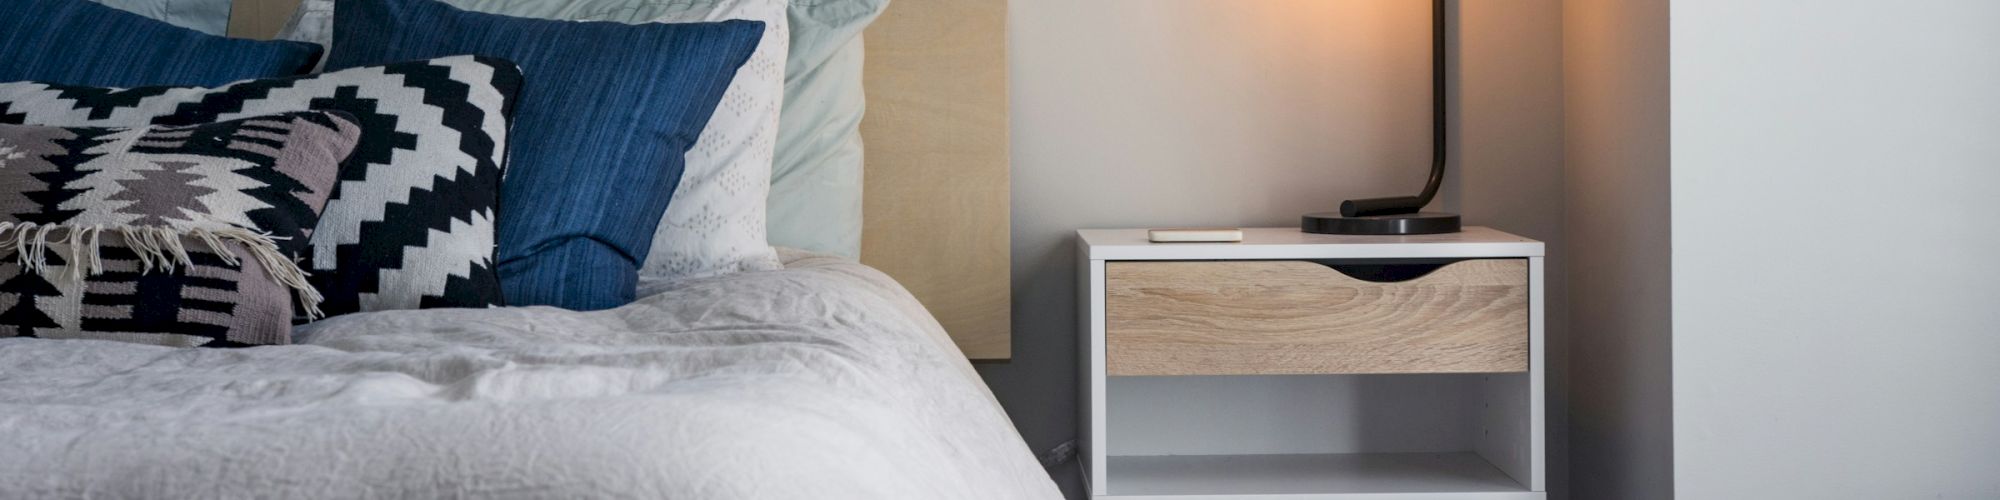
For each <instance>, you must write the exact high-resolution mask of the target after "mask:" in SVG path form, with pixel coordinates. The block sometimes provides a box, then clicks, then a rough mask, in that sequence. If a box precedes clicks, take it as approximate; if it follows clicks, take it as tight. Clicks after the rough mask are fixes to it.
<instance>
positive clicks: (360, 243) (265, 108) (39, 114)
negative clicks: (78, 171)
mask: <svg viewBox="0 0 2000 500" xmlns="http://www.w3.org/2000/svg"><path fill="white" fill-rule="evenodd" d="M520 86H521V71H520V69H519V68H517V67H516V66H515V65H514V64H513V63H511V62H508V61H504V60H500V59H493V58H486V57H478V56H455V57H445V58H438V59H431V60H426V61H412V62H405V63H396V64H387V65H381V66H367V67H358V68H352V69H347V70H342V71H335V72H329V73H324V74H319V75H311V76H301V77H291V78H272V79H262V80H246V81H241V82H236V83H232V84H229V85H225V86H222V87H218V88H213V89H207V88H192V87H141V88H133V89H108V88H90V87H75V86H65V85H57V84H48V83H5V84H0V123H18V124H35V125H57V126H136V125H194V124H200V123H208V122H214V121H218V120H230V119H236V118H242V117H247V116H255V115H265V114H272V113H283V112H294V111H338V112H344V113H347V114H349V115H352V116H354V117H355V119H356V120H357V121H358V122H359V123H360V124H361V127H362V133H361V137H360V141H359V143H358V144H357V145H356V147H355V149H354V153H353V154H352V155H351V156H349V157H348V159H347V160H346V162H344V163H343V164H342V165H341V168H340V180H339V182H338V183H337V185H336V186H335V188H334V192H333V197H332V200H331V201H329V202H327V204H326V209H325V211H324V213H323V214H322V216H321V218H320V219H319V224H318V226H316V227H315V228H314V229H313V230H312V233H311V235H312V237H311V238H310V240H308V241H307V242H305V243H306V244H305V245H303V246H301V247H299V248H298V250H299V251H300V254H301V255H302V256H303V257H304V262H305V268H306V269H307V270H308V271H309V272H310V273H311V277H310V280H311V282H312V284H313V286H314V287H316V288H318V290H319V291H320V293H321V294H322V295H324V297H325V300H324V302H322V303H321V304H320V307H321V309H323V310H324V311H325V312H326V313H327V314H329V315H335V314H343V313H349V312H357V311H382V310H397V309H421V308H433V307H483V306H490V305H497V304H499V303H500V302H501V300H502V299H501V297H502V295H501V290H500V280H499V277H498V275H497V274H496V272H495V271H494V268H495V265H494V256H493V252H494V244H495V239H494V228H495V223H494V220H495V215H496V210H497V208H498V202H499V200H498V198H499V191H500V180H501V175H502V167H503V162H504V161H505V159H506V144H507V132H508V125H509V121H510V119H511V116H512V105H513V104H512V103H513V102H514V98H515V95H516V93H517V92H518V91H519V89H520Z"/></svg>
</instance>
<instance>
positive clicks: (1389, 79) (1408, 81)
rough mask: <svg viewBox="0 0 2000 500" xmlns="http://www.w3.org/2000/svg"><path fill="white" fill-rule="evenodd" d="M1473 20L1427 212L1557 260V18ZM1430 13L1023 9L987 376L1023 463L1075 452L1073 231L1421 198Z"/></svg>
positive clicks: (1176, 3) (1155, 2)
mask: <svg viewBox="0 0 2000 500" xmlns="http://www.w3.org/2000/svg"><path fill="white" fill-rule="evenodd" d="M1453 4H1454V5H1460V3H1459V2H1454V3H1453ZM1462 5H1463V6H1462V7H1459V8H1460V9H1462V11H1461V14H1462V19H1463V20H1464V22H1463V26H1462V29H1461V30H1460V31H1459V33H1460V36H1459V37H1458V40H1459V42H1458V43H1459V45H1460V46H1459V47H1458V49H1460V50H1462V51H1463V55H1464V61H1466V62H1465V64H1463V65H1461V66H1457V68H1459V69H1458V70H1457V75H1456V76H1457V78H1458V81H1459V82H1463V84H1462V85H1461V86H1460V87H1459V90H1458V92H1457V95H1456V97H1458V98H1460V99H1461V100H1460V101H1459V103H1458V104H1456V105H1455V106H1454V109H1453V112H1454V115H1456V116H1458V117H1459V118H1458V120H1459V123H1458V125H1457V126H1456V127H1455V132H1456V134H1455V136H1454V139H1453V140H1452V141H1451V146H1452V148H1453V154H1454V155H1455V158H1456V159H1455V160H1454V165H1453V168H1454V169H1458V170H1456V172H1459V173H1458V174H1455V176H1454V177H1456V178H1455V179H1453V180H1452V183H1451V184H1450V185H1449V187H1448V188H1447V190H1446V193H1445V196H1444V198H1443V199H1442V201H1441V202H1440V204H1439V205H1440V206H1439V207H1434V208H1443V209H1453V210H1455V209H1460V208H1463V209H1464V211H1465V212H1466V216H1467V219H1468V220H1469V221H1470V222H1473V223H1483V224H1491V225H1495V226H1499V227H1502V228H1505V229H1508V230H1513V231H1517V232H1520V233H1522V234H1525V235H1528V236H1532V237H1536V238H1543V239H1546V240H1550V241H1551V242H1552V243H1557V245H1553V246H1552V247H1551V249H1552V251H1555V252H1560V249H1561V248H1562V247H1561V246H1560V245H1559V243H1560V241H1561V236H1562V235H1561V217H1562V212H1561V201H1560V200H1561V180H1562V175H1561V168H1562V163H1563V160H1562V154H1563V151H1562V111H1561V107H1562V97H1561V90H1562V89H1561V72H1560V69H1559V68H1560V64H1561V59H1560V58H1561V55H1562V54H1561V21H1562V19H1561V18H1562V15H1561V7H1560V2H1558V1H1557V0H1476V1H1468V2H1463V3H1462ZM1429 7H1430V6H1429V3H1428V2H1421V1H1411V0H1231V1H1214V0H1090V1H1081V2H1079V1H1074V0H1012V2H1011V7H1010V8H1011V15H1012V19H1011V21H1010V22H1011V25H1012V26H1011V28H1010V29H1011V31H1010V36H1011V39H1012V41H1011V44H1012V49H1013V53H1012V59H1013V60H1012V63H1011V65H1012V71H1011V77H1012V92H1013V134H1014V137H1013V153H1014V166H1013V182H1014V186H1013V193H1014V194H1013V258H1014V269H1013V274H1014V296H1015V306H1014V324H1015V328H1014V336H1015V338H1014V360H1013V361H1012V362H1011V363H1007V364H986V365H981V366H980V367H979V369H980V372H981V373H982V374H984V375H985V376H986V379H987V381H988V383H989V385H991V386H992V387H993V389H994V392H995V394H996V395H997V396H999V398H1000V399H1001V401H1002V403H1003V404H1005V405H1006V406H1007V409H1008V412H1009V413H1010V414H1011V415H1012V416H1013V418H1014V420H1015V423H1016V424H1017V425H1018V426H1019V427H1020V428H1021V431H1022V434H1023V435H1024V437H1026V438H1027V440H1028V443H1029V445H1030V447H1032V448H1033V449H1034V450H1036V451H1037V452H1040V451H1043V450H1048V449H1050V448H1052V447H1054V446H1056V445H1057V444H1059V443H1062V442H1064V441H1067V440H1070V439H1073V438H1075V436H1076V415H1077V413H1076V405H1075V400H1076V394H1075V387H1076V382H1075V379H1076V363H1075V359H1076V358H1075V356H1076V353H1075V345H1076V343H1075V337H1074V336H1075V335H1076V328H1075V323H1076V321H1075V312H1076V306H1075V301H1076V295H1075V289H1076V284H1075V282H1076V277H1075V267H1074V266H1075V262H1074V260H1075V256H1074V252H1075V247H1074V241H1073V238H1074V231H1075V230H1076V229H1080V228H1107V227H1152V226H1179V225H1226V226H1291V225H1295V224H1297V222H1298V216H1299V215H1300V214H1302V213H1305V212H1311V211H1322V210H1332V209H1334V208H1336V207H1337V205H1338V203H1339V202H1340V201H1341V200H1343V199H1346V198H1351V197H1370V196H1389V195H1403V194H1411V193H1414V192H1415V191H1416V190H1417V189H1418V188H1419V187H1421V184H1422V181H1423V175H1424V170H1425V169H1426V168H1428V166H1429V165H1428V162H1429V158H1430V114H1429V108H1430V101H1429V99H1430V95H1429V71H1430V67H1429V65H1430V59H1429V57H1430V53H1429V50H1430V49H1429V43H1430V38H1429V37H1430V33H1429V15H1430V14H1429ZM1461 182H1464V183H1465V184H1463V185H1461V184H1460V183H1461ZM1465 186H1473V188H1471V189H1462V188H1463V187H1465ZM1558 276H1559V274H1558ZM1558 283H1560V281H1559V280H1558ZM1552 292H1554V291H1552ZM1555 296H1560V295H1555ZM1552 312H1553V310H1552ZM1551 316H1552V317H1555V315H1554V314H1552V315H1551ZM1563 338H1564V337H1563V336H1562V335H1561V333H1560V331H1559V330H1551V344H1552V347H1556V348H1558V349H1552V350H1560V349H1559V347H1560V346H1561V345H1563V340H1562V339H1563ZM1552 361H1553V362H1552V363H1551V366H1552V367H1556V370H1557V371H1558V373H1560V366H1561V365H1562V359H1554V360H1552ZM1559 384H1560V382H1558V385H1557V386H1556V387H1558V388H1559V387H1560V385H1559ZM1556 401H1560V400H1559V399H1557V398H1556V397H1553V393H1552V398H1551V402H1552V404H1554V403H1555V402H1556ZM1560 414H1561V412H1560V411H1551V413H1550V415H1560ZM1552 430H1554V431H1555V432H1556V434H1557V435H1558V437H1560V435H1561V427H1560V426H1555V427H1554V428H1552ZM1551 449H1552V450H1558V451H1557V452H1556V453H1555V456H1554V458H1556V459H1557V460H1556V461H1555V463H1560V457H1561V453H1560V451H1559V450H1560V449H1561V447H1560V446H1552V447H1551ZM1070 467H1074V464H1070ZM1559 471H1560V469H1559V468H1558V472H1559ZM1058 477H1059V478H1063V479H1065V481H1066V482H1068V481H1074V477H1075V474H1074V471H1073V470H1063V471H1059V473H1058ZM1559 477H1560V476H1559V475H1558V476H1552V477H1551V479H1557V478H1559ZM1552 483H1553V484H1560V481H1552Z"/></svg>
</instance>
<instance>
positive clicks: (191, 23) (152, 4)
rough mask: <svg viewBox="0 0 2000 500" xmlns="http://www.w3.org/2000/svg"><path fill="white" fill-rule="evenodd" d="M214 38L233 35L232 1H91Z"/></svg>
mask: <svg viewBox="0 0 2000 500" xmlns="http://www.w3.org/2000/svg"><path fill="white" fill-rule="evenodd" d="M90 1H93V2H97V3H101V4H104V5H107V6H110V7H111V8H114V9H118V10H122V11H126V12H131V13H134V14H138V15H142V16H146V17H150V18H153V19H158V20H161V21H166V22H167V24H172V25H174V26H180V27H182V28H187V29H191V30H195V31H200V32H202V33H207V34H210V35H217V36H221V35H225V34H228V33H229V4H230V0H90Z"/></svg>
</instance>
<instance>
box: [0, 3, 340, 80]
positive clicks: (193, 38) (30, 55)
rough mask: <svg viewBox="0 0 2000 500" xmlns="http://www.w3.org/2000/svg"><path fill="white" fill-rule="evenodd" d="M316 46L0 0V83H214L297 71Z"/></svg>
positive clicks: (110, 11) (314, 58)
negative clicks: (252, 38) (249, 38)
mask: <svg viewBox="0 0 2000 500" xmlns="http://www.w3.org/2000/svg"><path fill="white" fill-rule="evenodd" d="M319 54H320V48H319V46H316V45H313V44H310V43H300V42H281V41H274V42H265V41H256V40H237V39H231V38H224V37H219V36H215V35H210V34H207V33H202V32H199V31H195V30H191V29H187V28H182V27H179V26H174V25H171V24H167V23H164V22H160V21H156V20H153V19H148V18H146V16H141V15H138V14H133V13H130V12H125V11H122V10H118V9H114V8H111V7H105V6H103V5H98V4H96V3H92V2H86V1H83V0H0V82H20V81H30V80H32V81H39V82H50V83H60V84H65V85H80V86H90V87H120V88H128V87H145V86H155V85H171V86H193V87H213V86H218V85H222V84H225V83H229V82H234V81H237V80H249V79H254V78H272V77H280V76H292V75H302V74H305V73H307V72H309V71H311V70H312V67H313V64H314V63H316V62H318V61H319Z"/></svg>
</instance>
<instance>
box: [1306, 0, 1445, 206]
mask: <svg viewBox="0 0 2000 500" xmlns="http://www.w3.org/2000/svg"><path fill="white" fill-rule="evenodd" d="M1444 29H1445V27H1444V0H1431V120H1432V124H1431V127H1432V132H1431V141H1432V142H1433V144H1432V145H1431V178H1430V180H1429V181H1428V182H1425V183H1424V191H1423V192H1422V193H1418V194H1417V195H1416V196H1399V197H1394V198H1368V199H1361V200H1347V201H1344V202H1341V203H1340V211H1339V212H1320V213H1311V214H1306V215H1305V217H1304V218H1303V220H1302V221H1301V222H1300V224H1299V229H1300V230H1303V231H1305V232H1308V233H1320V234H1371V235H1403V234H1438V233H1456V232H1458V226H1459V219H1458V214H1450V213H1439V212H1424V211H1422V210H1423V208H1424V206H1425V205H1429V204H1430V203H1431V198H1433V197H1436V196H1437V191H1438V185H1439V184H1443V183H1444V159H1445V155H1444V153H1445V142H1444V139H1445V136H1444V133H1445V124H1446V122H1445V115H1444V107H1445V95H1444V92H1445V81H1444V77H1445V74H1444V73H1445V71H1444V59H1445V52H1444Z"/></svg>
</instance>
